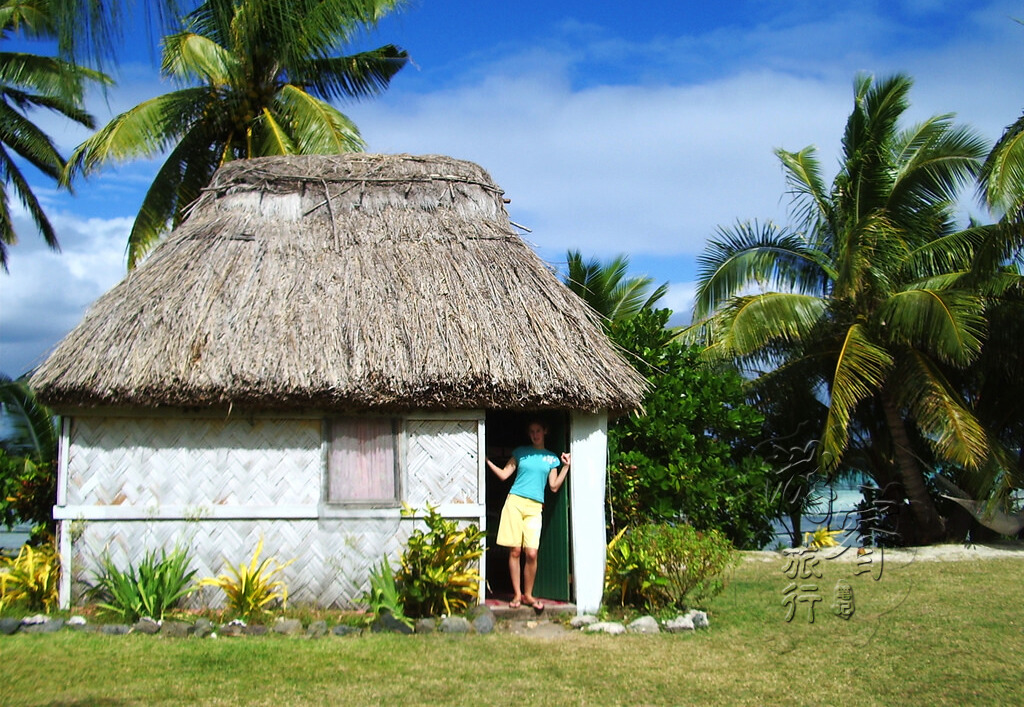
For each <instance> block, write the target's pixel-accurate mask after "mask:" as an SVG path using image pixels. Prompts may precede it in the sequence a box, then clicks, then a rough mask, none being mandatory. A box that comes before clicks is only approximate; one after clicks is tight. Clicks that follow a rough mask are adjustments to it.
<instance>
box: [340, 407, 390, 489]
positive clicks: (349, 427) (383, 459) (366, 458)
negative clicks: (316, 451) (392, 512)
mask: <svg viewBox="0 0 1024 707" xmlns="http://www.w3.org/2000/svg"><path fill="white" fill-rule="evenodd" d="M327 473H328V477H329V491H328V496H329V498H328V501H330V502H331V503H346V502H356V503H359V502H363V503H366V502H372V501H390V502H395V501H396V500H397V497H398V489H397V488H396V481H395V432H394V428H393V426H392V422H391V420H389V419H386V418H345V419H339V420H334V421H333V422H332V423H331V451H330V454H329V456H328V461H327Z"/></svg>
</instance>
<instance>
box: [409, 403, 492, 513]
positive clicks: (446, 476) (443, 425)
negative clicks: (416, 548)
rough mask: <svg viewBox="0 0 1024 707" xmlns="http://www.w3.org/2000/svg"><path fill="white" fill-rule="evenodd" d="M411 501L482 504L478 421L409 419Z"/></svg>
mask: <svg viewBox="0 0 1024 707" xmlns="http://www.w3.org/2000/svg"><path fill="white" fill-rule="evenodd" d="M406 434H407V437H408V452H407V470H408V474H407V478H408V493H407V500H408V502H409V504H410V505H412V506H413V507H415V508H423V507H425V506H426V505H427V504H430V505H433V506H439V505H442V504H446V503H478V502H482V501H481V495H480V494H481V491H482V490H481V489H480V488H479V486H480V483H479V471H478V469H479V467H478V463H479V462H478V454H477V423H476V420H415V419H412V420H408V421H407V423H406Z"/></svg>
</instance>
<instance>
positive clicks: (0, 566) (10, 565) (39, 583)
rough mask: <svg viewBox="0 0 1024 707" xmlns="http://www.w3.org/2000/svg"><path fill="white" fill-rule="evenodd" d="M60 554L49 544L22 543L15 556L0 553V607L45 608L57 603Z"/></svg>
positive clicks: (46, 609) (1, 609)
mask: <svg viewBox="0 0 1024 707" xmlns="http://www.w3.org/2000/svg"><path fill="white" fill-rule="evenodd" d="M59 580H60V557H58V555H57V552H56V551H55V550H54V548H53V546H52V545H41V546H39V547H35V548H34V547H32V546H30V545H23V546H22V547H21V551H20V552H19V553H18V556H17V557H13V558H5V557H0V611H3V610H5V609H7V608H8V607H12V606H20V607H22V608H24V609H27V610H29V611H40V610H42V611H46V612H49V611H50V610H51V609H53V608H54V607H56V606H57V601H58V595H57V586H58V581H59Z"/></svg>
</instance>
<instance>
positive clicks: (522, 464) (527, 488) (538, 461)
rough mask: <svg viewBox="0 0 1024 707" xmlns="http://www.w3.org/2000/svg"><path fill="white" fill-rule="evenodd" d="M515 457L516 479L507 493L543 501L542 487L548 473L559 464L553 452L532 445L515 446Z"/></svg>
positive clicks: (545, 482) (513, 452)
mask: <svg viewBox="0 0 1024 707" xmlns="http://www.w3.org/2000/svg"><path fill="white" fill-rule="evenodd" d="M512 456H513V457H515V459H516V480H515V482H514V483H513V484H512V488H511V490H509V493H514V494H515V495H516V496H522V497H523V498H529V499H533V500H534V501H537V502H539V503H544V487H545V486H547V484H548V473H549V472H550V471H551V470H552V469H557V468H558V467H559V466H560V465H561V463H562V462H561V460H560V459H559V458H558V455H557V454H555V453H554V452H549V451H548V450H546V449H536V448H534V447H528V446H523V447H516V448H515V449H514V450H513V451H512Z"/></svg>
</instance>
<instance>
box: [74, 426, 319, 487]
mask: <svg viewBox="0 0 1024 707" xmlns="http://www.w3.org/2000/svg"><path fill="white" fill-rule="evenodd" d="M320 436H321V435H320V421H319V420H271V419H256V420H252V421H250V420H239V419H232V420H217V419H203V418H198V419H197V418H190V419H175V418H140V419H130V418H98V417H80V418H76V419H75V420H74V422H73V425H72V431H71V442H70V447H69V458H68V479H69V482H68V503H69V504H70V505H94V506H106V505H128V506H139V507H150V506H157V505H166V506H176V505H180V506H197V507H203V506H211V505H247V506H261V505H284V504H310V503H317V502H318V501H319V500H320V485H321V484H320V475H321V466H322V463H321V451H320Z"/></svg>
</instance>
